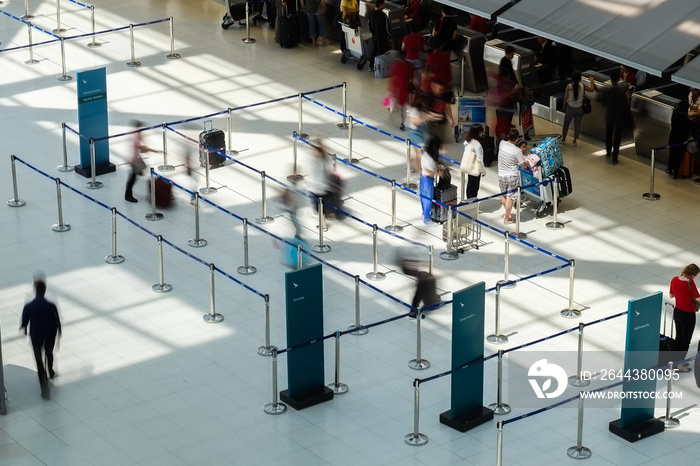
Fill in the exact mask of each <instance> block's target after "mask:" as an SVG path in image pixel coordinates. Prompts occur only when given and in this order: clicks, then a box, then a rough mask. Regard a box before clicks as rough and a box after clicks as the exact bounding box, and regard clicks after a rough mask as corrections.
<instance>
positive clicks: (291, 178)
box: [287, 131, 304, 183]
mask: <svg viewBox="0 0 700 466" xmlns="http://www.w3.org/2000/svg"><path fill="white" fill-rule="evenodd" d="M298 138H299V135H298V134H297V132H296V131H294V134H293V137H292V156H293V157H294V159H293V166H292V174H291V175H289V176H288V177H287V181H291V182H292V183H297V182H299V181H302V180H303V179H304V175H301V174H299V171H298V167H297V139H298Z"/></svg>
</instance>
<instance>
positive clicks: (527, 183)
mask: <svg viewBox="0 0 700 466" xmlns="http://www.w3.org/2000/svg"><path fill="white" fill-rule="evenodd" d="M518 172H519V173H520V186H522V187H523V190H522V193H523V195H524V196H525V197H528V198H531V199H532V200H534V201H535V202H537V207H535V217H537V218H539V217H542V216H544V209H546V208H547V207H549V206H552V205H553V204H552V201H553V200H554V194H553V189H554V187H553V183H547V184H544V185H543V184H541V183H542V182H543V181H551V180H553V179H554V175H550V176H549V177H546V178H543V177H542V167H537V169H536V170H531V169H529V168H522V167H518Z"/></svg>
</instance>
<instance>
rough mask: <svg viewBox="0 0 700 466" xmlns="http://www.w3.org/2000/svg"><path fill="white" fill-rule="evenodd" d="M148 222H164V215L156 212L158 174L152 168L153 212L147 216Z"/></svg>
mask: <svg viewBox="0 0 700 466" xmlns="http://www.w3.org/2000/svg"><path fill="white" fill-rule="evenodd" d="M146 220H149V221H151V222H157V221H159V220H163V214H161V213H160V212H156V173H155V171H153V167H151V211H150V212H149V213H147V214H146Z"/></svg>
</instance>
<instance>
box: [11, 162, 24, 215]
mask: <svg viewBox="0 0 700 466" xmlns="http://www.w3.org/2000/svg"><path fill="white" fill-rule="evenodd" d="M16 158H17V157H15V156H14V155H11V156H10V165H11V167H12V193H13V194H14V196H15V197H13V198H12V199H10V200H9V201H7V205H8V206H10V207H22V206H24V205H26V204H27V203H26V202H25V201H24V200H22V199H20V198H19V192H18V190H17V167H16V162H15V159H16Z"/></svg>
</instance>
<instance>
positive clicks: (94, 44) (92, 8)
mask: <svg viewBox="0 0 700 466" xmlns="http://www.w3.org/2000/svg"><path fill="white" fill-rule="evenodd" d="M90 23H91V25H92V42H89V43H88V44H87V46H88V47H90V48H91V49H92V48H96V47H102V44H100V43H99V42H96V41H95V5H90Z"/></svg>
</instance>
